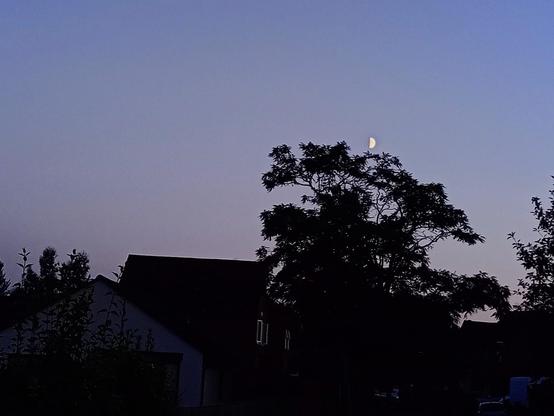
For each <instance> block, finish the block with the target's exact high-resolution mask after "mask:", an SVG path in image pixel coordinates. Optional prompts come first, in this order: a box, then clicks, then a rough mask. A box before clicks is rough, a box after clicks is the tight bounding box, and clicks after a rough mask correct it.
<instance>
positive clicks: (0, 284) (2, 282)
mask: <svg viewBox="0 0 554 416" xmlns="http://www.w3.org/2000/svg"><path fill="white" fill-rule="evenodd" d="M10 285H11V283H10V281H9V280H8V278H7V277H6V272H5V271H4V263H2V262H1V261H0V297H2V296H6V295H7V294H8V291H9V288H10Z"/></svg>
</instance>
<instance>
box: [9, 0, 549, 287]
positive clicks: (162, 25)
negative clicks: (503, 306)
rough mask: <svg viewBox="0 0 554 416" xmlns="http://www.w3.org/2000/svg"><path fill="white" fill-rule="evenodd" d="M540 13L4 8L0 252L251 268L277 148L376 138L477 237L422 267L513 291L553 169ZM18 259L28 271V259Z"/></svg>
mask: <svg viewBox="0 0 554 416" xmlns="http://www.w3.org/2000/svg"><path fill="white" fill-rule="evenodd" d="M553 19H554V3H552V2H550V1H544V2H543V1H533V2H521V1H502V2H500V1H494V2H493V1H484V0H483V1H469V0H464V1H436V2H435V1H411V0H410V1H379V2H352V1H344V2H336V1H329V2H324V1H317V2H316V1H313V2H305V1H299V0H294V1H274V2H264V1H259V0H255V1H251V2H246V1H220V2H213V1H204V2H201V1H151V2H146V1H136V0H133V1H113V0H110V1H94V2H72V1H65V2H57V1H48V2H45V1H42V0H37V1H24V2H23V1H20V0H14V1H9V0H8V1H6V0H4V1H2V2H1V3H0V74H1V77H0V144H1V146H0V191H1V194H0V201H1V202H0V259H2V260H3V261H4V262H5V263H7V266H8V270H9V271H10V273H11V274H12V277H13V275H15V273H16V266H15V262H16V261H17V254H16V253H17V251H18V250H19V249H20V248H21V247H24V246H25V247H27V248H28V249H30V250H31V251H32V252H33V253H34V254H38V253H39V252H40V251H41V250H42V249H43V248H44V247H45V246H46V245H53V246H55V247H56V248H58V250H59V251H60V252H62V253H65V252H68V251H69V250H70V249H71V248H73V247H75V248H77V249H84V250H86V251H87V252H88V253H89V254H90V256H91V258H92V264H93V272H94V273H95V274H96V273H103V274H109V273H110V272H111V271H112V270H115V269H116V266H117V265H118V264H122V263H123V262H124V261H125V258H126V256H127V254H128V253H129V252H133V253H154V254H165V255H183V256H202V257H223V258H242V259H253V258H254V250H255V249H256V248H257V247H258V246H259V245H260V244H261V238H260V237H259V234H260V222H259V220H258V214H259V212H260V211H261V210H263V209H264V208H268V207H270V206H271V205H272V204H273V203H275V202H277V201H280V200H282V199H283V198H285V197H286V196H287V194H286V192H285V193H276V194H269V195H268V194H267V193H266V192H265V191H264V190H263V189H262V187H261V184H260V175H261V173H262V172H264V171H265V170H267V169H268V167H269V159H268V158H267V154H268V153H269V151H270V150H271V148H272V147H273V146H275V145H277V144H281V143H287V144H291V145H296V144H298V143H299V142H300V141H307V140H312V141H315V142H320V143H333V142H336V141H337V140H340V139H345V140H346V141H347V142H348V143H349V144H350V145H351V147H352V150H353V151H355V152H362V151H364V150H365V149H366V146H367V137H368V136H369V135H374V136H376V137H377V138H378V148H377V149H376V150H378V151H386V152H390V153H393V154H396V155H398V156H399V157H400V158H401V160H402V161H403V163H404V165H405V166H406V167H407V168H408V169H409V170H410V171H412V172H413V173H414V175H415V176H416V177H418V178H420V179H421V180H424V181H439V182H442V183H444V184H445V185H446V188H447V191H448V194H449V196H450V200H451V201H452V202H453V203H454V204H455V205H457V206H458V207H460V208H463V209H465V210H466V212H467V213H468V215H469V218H470V220H471V223H472V224H473V226H474V227H475V228H476V230H477V231H478V232H480V233H482V234H484V235H485V237H486V238H487V242H486V243H485V244H482V245H480V246H478V247H473V248H465V247H463V246H460V245H457V244H449V243H447V244H442V245H440V246H439V247H437V249H436V250H434V252H433V258H434V260H435V263H434V264H435V265H436V266H438V267H447V268H449V269H451V270H455V271H458V272H465V273H473V272H477V271H478V270H485V271H488V272H490V273H493V274H496V275H497V276H499V278H500V279H501V281H502V282H504V283H507V284H510V285H514V284H515V282H516V280H517V278H518V277H520V276H521V274H522V270H521V268H520V267H519V265H518V264H517V263H516V261H515V257H514V253H513V250H512V249H511V246H510V243H509V242H508V241H507V240H506V234H507V233H508V232H510V231H516V232H519V233H520V234H521V236H523V237H525V238H529V237H531V236H532V234H531V233H530V229H531V227H532V226H533V220H532V217H531V215H530V213H529V212H530V210H531V205H530V198H531V197H532V196H533V195H538V196H544V195H546V193H547V191H548V189H549V188H550V186H551V184H552V180H551V179H550V175H552V174H554V166H553V155H554V82H553V81H554V53H553V52H554V42H553V39H554V25H553V24H552V21H553ZM35 262H36V263H38V261H37V259H36V258H35Z"/></svg>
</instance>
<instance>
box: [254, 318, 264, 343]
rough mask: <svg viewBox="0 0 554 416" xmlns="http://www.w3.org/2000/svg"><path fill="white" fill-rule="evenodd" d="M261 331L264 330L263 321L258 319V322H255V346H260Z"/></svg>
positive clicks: (261, 339)
mask: <svg viewBox="0 0 554 416" xmlns="http://www.w3.org/2000/svg"><path fill="white" fill-rule="evenodd" d="M263 329H264V321H262V320H261V319H258V321H257V322H256V344H260V345H261V344H262V341H263V337H262V332H263Z"/></svg>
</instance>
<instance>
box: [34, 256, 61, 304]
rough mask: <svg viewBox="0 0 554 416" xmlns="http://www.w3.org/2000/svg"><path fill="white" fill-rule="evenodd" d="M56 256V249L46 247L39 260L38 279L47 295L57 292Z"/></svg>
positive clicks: (57, 266) (57, 269) (57, 265)
mask: <svg viewBox="0 0 554 416" xmlns="http://www.w3.org/2000/svg"><path fill="white" fill-rule="evenodd" d="M57 257H58V254H57V252H56V249H55V248H53V247H46V248H45V249H44V250H43V252H42V254H41V256H40V258H39V261H38V262H39V265H40V278H41V279H42V284H43V287H44V290H45V291H46V292H47V293H48V294H54V293H56V292H57V291H58V290H59V276H58V271H59V267H60V266H59V264H58V262H57Z"/></svg>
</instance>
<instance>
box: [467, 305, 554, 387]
mask: <svg viewBox="0 0 554 416" xmlns="http://www.w3.org/2000/svg"><path fill="white" fill-rule="evenodd" d="M553 325H554V318H553V317H551V316H548V315H545V314H541V313H537V312H519V311H516V312H511V313H510V314H508V315H507V316H506V317H504V318H503V319H502V320H500V321H499V322H476V321H469V320H468V321H465V322H464V323H463V325H462V327H461V329H460V334H459V336H460V342H459V345H458V346H459V349H460V351H459V356H460V357H461V361H462V363H463V369H464V377H463V380H462V386H463V388H464V390H465V391H467V392H471V393H474V394H478V395H484V396H486V395H492V396H500V395H503V394H507V391H508V386H509V380H510V378H511V377H518V376H529V377H533V378H539V377H542V376H554V356H553V354H552V351H553V349H554V340H553V339H552V337H551V336H550V334H549V329H550V328H552V327H553Z"/></svg>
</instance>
